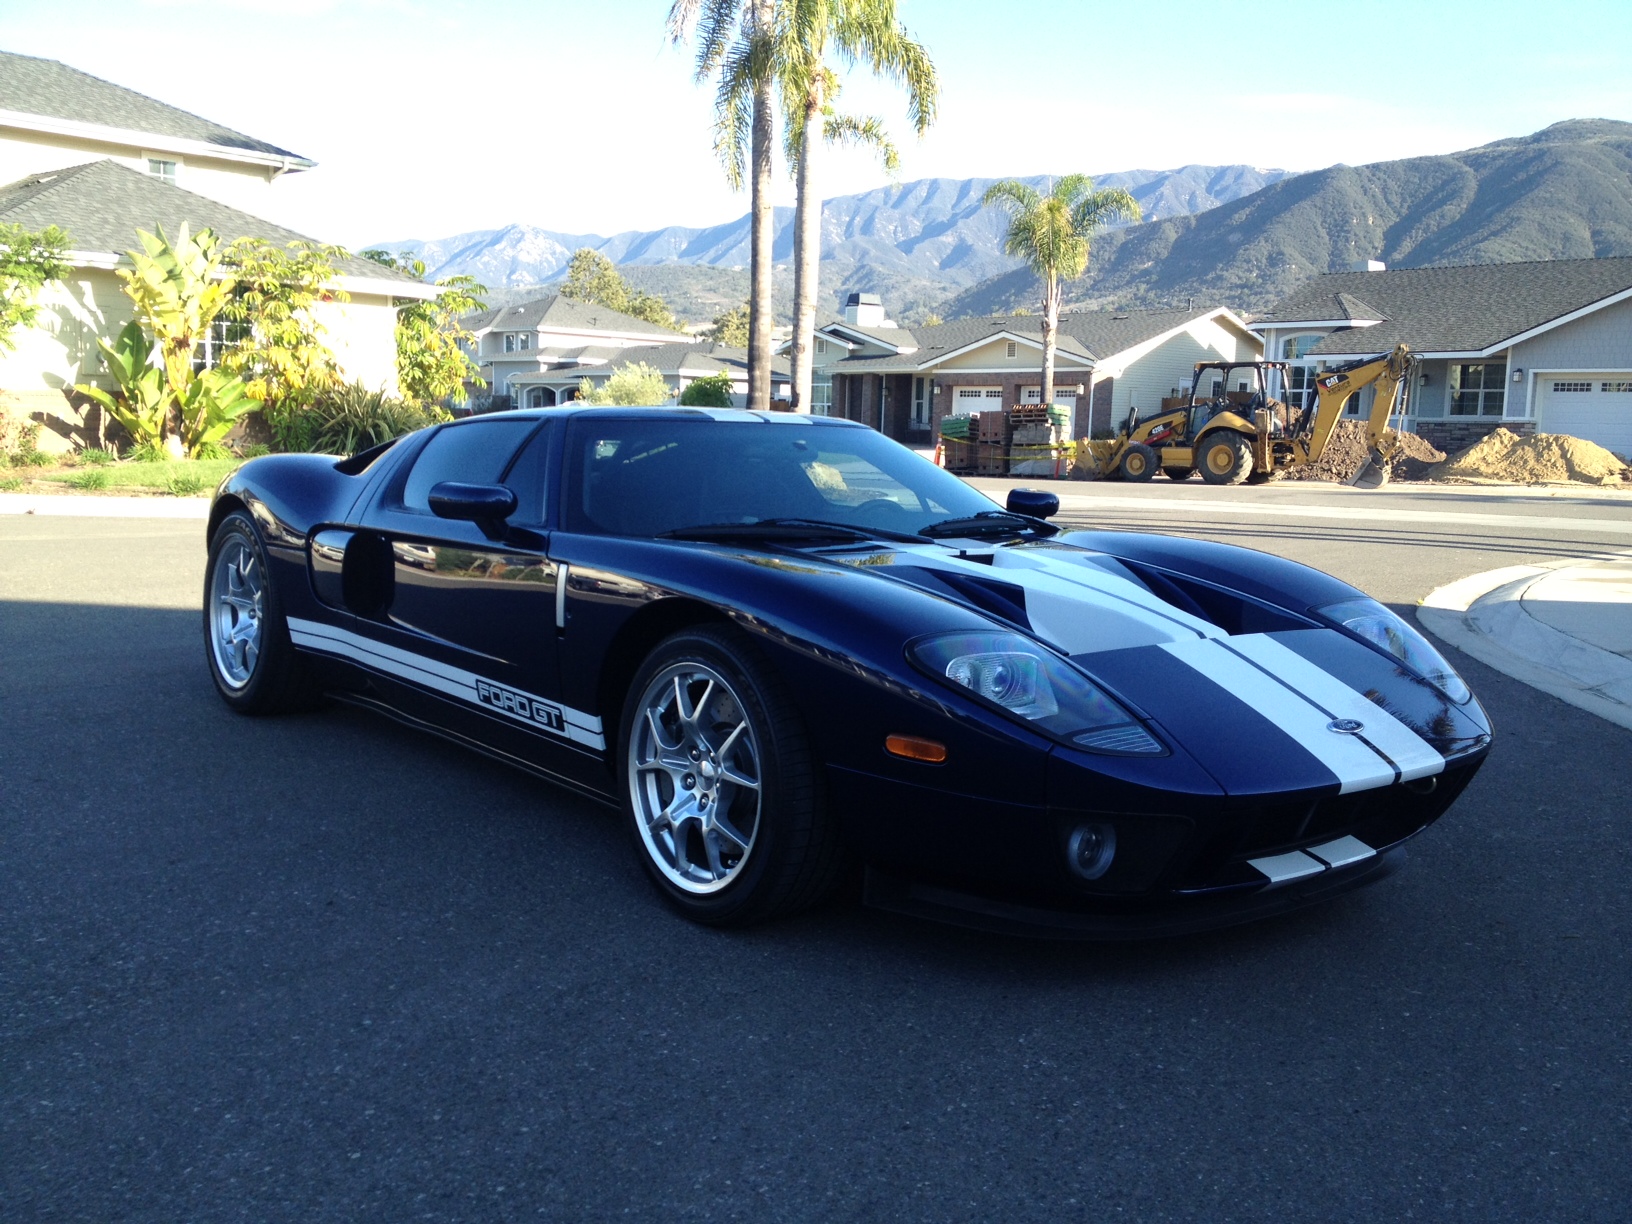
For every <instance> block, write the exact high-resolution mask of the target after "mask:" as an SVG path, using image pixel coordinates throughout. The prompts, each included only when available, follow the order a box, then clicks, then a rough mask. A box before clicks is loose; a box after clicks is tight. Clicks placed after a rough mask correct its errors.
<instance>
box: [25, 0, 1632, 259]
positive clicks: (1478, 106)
mask: <svg viewBox="0 0 1632 1224" xmlns="http://www.w3.org/2000/svg"><path fill="white" fill-rule="evenodd" d="M898 7H899V13H900V15H901V18H902V21H903V22H904V23H905V25H906V26H907V28H908V30H909V31H910V32H911V33H912V34H913V35H914V36H915V37H917V38H918V39H919V40H920V41H921V42H923V43H924V44H926V46H927V47H928V49H929V51H930V54H931V56H932V58H933V59H934V61H935V64H936V67H937V69H938V71H939V74H940V82H941V108H940V114H939V117H938V120H937V122H936V124H935V126H934V127H933V128H932V129H931V131H930V132H929V134H928V135H927V136H926V137H925V138H924V139H923V140H918V139H916V138H914V137H913V135H912V133H911V131H910V130H909V128H908V126H907V122H906V115H905V108H904V104H903V101H902V98H901V95H900V93H899V92H898V91H897V90H895V89H894V88H893V87H890V86H886V85H882V84H880V83H877V82H875V81H872V80H871V79H868V78H866V77H865V76H859V75H852V76H851V78H850V79H849V80H848V81H847V83H846V87H845V92H844V96H843V99H842V105H843V106H844V108H845V109H847V110H850V111H853V112H856V113H864V114H866V113H870V114H877V115H879V116H880V117H882V118H883V119H884V120H885V121H886V123H887V124H888V125H889V126H890V128H891V131H892V132H893V133H894V134H895V136H896V142H897V144H898V145H899V146H900V148H901V168H900V171H899V173H898V174H897V175H896V178H895V181H898V182H903V183H904V182H910V181H912V180H914V179H919V178H927V177H932V176H942V177H951V178H967V177H977V176H979V177H1004V176H1011V175H1031V174H1064V173H1068V172H1071V171H1085V172H1087V173H1090V174H1094V173H1102V172H1108V171H1115V170H1130V169H1136V168H1142V169H1168V168H1171V167H1176V166H1182V165H1187V164H1193V163H1201V164H1209V165H1211V164H1226V163H1235V162H1244V163H1248V164H1251V165H1256V166H1264V167H1280V168H1284V169H1291V170H1308V169H1316V168H1319V167H1322V166H1328V165H1332V164H1334V163H1337V162H1346V163H1349V164H1351V165H1358V164H1363V163H1365V162H1370V161H1381V160H1387V159H1392V158H1398V157H1409V156H1413V155H1419V154H1429V153H1445V152H1450V151H1453V150H1456V149H1463V148H1469V147H1472V146H1474V145H1478V144H1483V143H1486V142H1488V141H1492V140H1496V139H1500V138H1502V137H1506V136H1516V135H1522V134H1525V133H1528V132H1533V131H1536V130H1539V129H1540V128H1543V127H1546V126H1547V125H1548V124H1551V123H1556V122H1558V121H1560V120H1563V119H1575V118H1612V119H1622V120H1628V121H1632V3H1628V2H1627V0H1614V2H1599V0H1554V2H1553V3H1549V4H1545V5H1543V4H1536V3H1534V2H1533V0H1529V2H1524V3H1518V2H1513V0H1483V2H1481V3H1477V4H1475V3H1469V2H1462V0H1457V2H1447V0H1409V2H1408V0H1373V2H1367V0H1350V2H1349V3H1345V4H1327V3H1323V2H1321V0H1301V2H1299V3H1283V2H1281V0H1254V2H1253V3H1247V2H1245V0H1166V2H1163V0H1142V2H1140V0H1136V2H1135V3H1132V4H1129V3H1126V2H1125V0H1124V2H1119V3H1114V4H1112V3H1096V2H1094V0H1027V2H1026V3H1024V4H1019V3H1001V2H999V3H990V2H987V3H975V2H974V0H898ZM667 12H668V0H507V2H506V3H487V2H471V3H459V2H457V0H49V2H44V0H0V50H6V51H12V52H19V53H22V54H25V55H37V56H44V57H47V58H50V59H59V60H63V61H64V62H66V63H69V64H72V65H73V66H74V67H76V68H80V69H82V70H84V71H86V72H89V73H92V74H93V75H96V76H100V77H103V78H106V79H107V80H110V81H114V82H116V83H118V84H120V85H124V86H127V87H129V88H131V89H135V90H138V91H140V92H142V93H145V94H149V95H151V96H153V97H155V98H158V99H160V100H161V101H164V102H168V103H170V104H171V105H174V106H179V107H181V108H182V109H184V110H189V111H193V112H195V113H197V114H200V115H204V116H206V117H208V118H210V119H213V120H215V121H216V122H219V123H224V124H226V125H227V126H229V127H233V128H236V129H238V130H239V131H243V132H246V133H248V134H250V135H252V136H255V137H257V138H259V139H261V140H266V141H270V142H272V143H273V144H277V145H280V146H282V147H284V148H287V149H291V150H293V151H294V152H296V153H299V154H301V155H303V156H306V157H310V158H312V159H314V160H315V161H316V162H317V163H318V166H317V168H316V169H314V170H311V171H308V172H305V173H302V174H297V175H290V176H287V177H286V178H285V179H283V180H281V181H280V182H279V183H278V184H276V186H275V188H274V189H273V190H272V191H270V192H269V193H268V195H267V204H266V207H265V208H263V209H261V210H260V211H261V212H262V213H263V214H264V215H265V216H267V217H268V219H270V220H274V221H278V222H280V223H282V224H285V225H287V226H290V227H291V228H293V229H296V230H298V231H300V232H302V233H306V234H309V235H311V236H313V237H317V238H321V239H323V240H325V241H330V242H339V243H342V244H344V245H347V246H350V247H352V248H353V249H358V248H361V247H364V246H368V245H374V244H379V243H385V244H389V243H391V242H393V241H399V240H404V239H410V238H419V239H429V238H442V237H447V236H450V235H453V234H458V233H465V232H469V231H473V230H483V229H494V228H498V227H500V226H503V225H508V224H515V223H519V224H524V225H533V226H538V227H541V228H544V229H549V230H555V231H560V232H565V233H572V234H602V235H609V234H613V233H617V232H619V231H622V230H629V229H655V228H657V227H659V226H663V225H688V226H704V225H715V224H721V223H724V222H728V221H731V220H733V219H735V218H737V217H739V216H741V215H742V214H743V213H744V212H745V211H746V210H747V206H748V198H747V196H746V195H745V194H742V193H738V192H733V191H731V190H730V188H729V187H728V186H727V185H726V183H725V181H724V177H723V175H722V173H721V171H720V169H719V166H718V163H717V162H716V161H715V159H714V156H713V153H712V150H711V135H712V132H711V124H712V92H711V89H710V87H709V86H708V85H706V84H704V85H699V84H697V83H696V82H695V81H694V80H693V75H692V58H691V49H690V48H689V47H686V46H679V47H676V46H674V45H672V44H671V43H670V42H669V41H668V39H667V37H666V33H665V21H664V19H665V16H666V14H667ZM890 181H891V179H890V177H889V176H887V175H886V174H885V173H884V171H883V170H882V169H881V168H880V167H879V165H878V164H877V161H876V159H875V158H872V157H869V156H868V155H866V154H863V153H861V152H851V151H837V152H834V153H832V154H831V155H830V156H829V158H828V159H827V161H826V163H825V166H824V172H823V179H822V184H823V194H824V195H828V196H833V195H842V194H846V193H849V192H855V191H865V190H869V189H871V188H874V187H879V186H883V185H886V184H887V183H889V182H890ZM776 190H777V194H778V201H779V202H780V203H791V202H792V197H793V191H792V184H791V182H790V181H789V179H788V178H787V175H786V173H785V172H783V171H780V170H779V172H778V176H777V188H776Z"/></svg>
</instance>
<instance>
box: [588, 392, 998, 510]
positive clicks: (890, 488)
mask: <svg viewBox="0 0 1632 1224" xmlns="http://www.w3.org/2000/svg"><path fill="white" fill-rule="evenodd" d="M568 466H569V469H570V470H569V472H568V480H569V484H568V492H567V515H566V519H567V522H566V526H567V529H568V530H570V531H586V532H595V533H604V534H610V535H626V536H659V535H665V534H669V533H683V532H685V531H686V530H687V529H690V528H695V527H704V526H725V525H732V524H744V525H746V524H752V523H758V522H762V521H764V520H767V519H800V520H806V521H816V522H824V523H837V524H842V525H845V526H848V527H854V528H856V529H857V530H860V531H863V532H867V531H877V532H880V533H892V532H894V533H899V532H908V533H916V532H919V531H921V530H922V529H923V528H925V527H928V526H929V525H930V524H932V523H936V522H939V521H941V520H943V519H946V518H948V517H954V516H965V515H975V514H979V513H981V512H982V511H990V510H992V509H993V508H994V507H993V503H992V501H991V500H990V499H989V498H987V497H986V496H985V495H984V494H981V493H979V492H977V491H976V490H974V489H972V488H970V487H969V486H968V485H966V484H964V483H963V481H961V480H959V479H958V478H957V477H956V476H952V475H950V474H948V473H947V472H945V471H943V470H942V469H941V468H938V467H936V466H935V465H934V464H933V463H931V462H929V461H928V460H927V459H925V458H923V457H922V456H921V455H917V454H915V453H913V452H912V451H910V450H908V449H907V448H906V447H904V446H902V445H900V444H899V443H897V442H892V441H891V440H890V439H888V438H886V437H884V436H883V435H882V434H879V433H875V432H874V431H873V430H871V429H846V428H844V427H842V426H834V425H827V424H818V423H813V422H812V421H811V420H810V418H808V417H796V416H788V417H778V418H773V419H772V420H769V421H767V420H763V419H759V418H747V417H744V418H741V419H737V420H722V419H717V418H711V417H707V416H704V415H702V414H697V415H695V416H693V415H690V414H686V415H681V414H680V413H679V412H678V411H675V412H672V414H666V415H664V416H662V417H633V416H630V417H625V416H605V417H601V416H589V415H586V416H584V417H582V418H579V419H578V420H575V421H574V422H573V427H572V442H571V444H570V451H569V465H568Z"/></svg>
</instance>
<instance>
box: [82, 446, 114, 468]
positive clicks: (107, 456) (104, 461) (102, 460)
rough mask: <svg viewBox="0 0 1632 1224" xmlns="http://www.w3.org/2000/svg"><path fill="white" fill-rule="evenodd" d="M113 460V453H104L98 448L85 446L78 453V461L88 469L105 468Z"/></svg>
mask: <svg viewBox="0 0 1632 1224" xmlns="http://www.w3.org/2000/svg"><path fill="white" fill-rule="evenodd" d="M113 460H114V454H113V452H112V451H105V450H103V449H102V448H101V447H99V446H87V447H86V448H85V449H84V450H82V451H80V452H79V461H80V462H81V463H83V464H85V465H87V466H88V467H106V466H107V465H108V464H110V463H112V462H113Z"/></svg>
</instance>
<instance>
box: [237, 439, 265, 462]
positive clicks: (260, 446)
mask: <svg viewBox="0 0 1632 1224" xmlns="http://www.w3.org/2000/svg"><path fill="white" fill-rule="evenodd" d="M271 453H272V448H271V447H270V446H268V445H267V444H266V443H265V442H251V443H249V445H247V446H242V447H239V449H238V454H239V456H240V457H242V458H244V459H259V458H260V457H261V456H262V455H270V454H271Z"/></svg>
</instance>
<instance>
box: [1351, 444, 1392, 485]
mask: <svg viewBox="0 0 1632 1224" xmlns="http://www.w3.org/2000/svg"><path fill="white" fill-rule="evenodd" d="M1348 483H1349V484H1351V485H1353V486H1354V487H1355V488H1357V489H1380V488H1382V487H1383V486H1384V485H1385V484H1387V483H1388V459H1387V457H1386V456H1385V455H1384V454H1383V452H1382V451H1380V450H1376V449H1373V450H1372V452H1371V454H1370V456H1369V457H1368V458H1367V459H1366V461H1365V462H1364V463H1362V464H1361V465H1360V470H1359V471H1358V472H1356V473H1355V474H1354V475H1353V476H1351V477H1349V479H1348Z"/></svg>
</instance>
